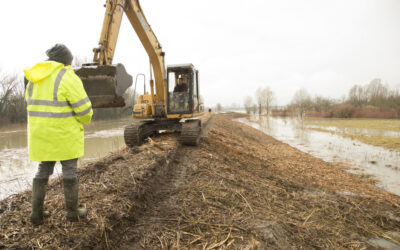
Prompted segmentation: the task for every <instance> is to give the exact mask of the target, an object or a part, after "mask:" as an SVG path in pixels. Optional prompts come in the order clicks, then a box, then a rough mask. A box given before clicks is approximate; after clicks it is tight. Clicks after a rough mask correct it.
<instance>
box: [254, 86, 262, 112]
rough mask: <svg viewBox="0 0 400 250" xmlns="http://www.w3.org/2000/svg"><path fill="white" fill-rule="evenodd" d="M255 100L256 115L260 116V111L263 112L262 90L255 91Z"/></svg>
mask: <svg viewBox="0 0 400 250" xmlns="http://www.w3.org/2000/svg"><path fill="white" fill-rule="evenodd" d="M256 100H257V106H258V114H259V115H261V113H262V110H263V103H264V95H263V91H262V88H258V89H257V91H256Z"/></svg>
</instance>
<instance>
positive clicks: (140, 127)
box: [124, 121, 153, 148]
mask: <svg viewBox="0 0 400 250" xmlns="http://www.w3.org/2000/svg"><path fill="white" fill-rule="evenodd" d="M151 123H152V122H151V121H141V122H136V123H133V124H131V125H128V126H126V127H125V129H124V140H125V144H126V145H127V146H128V147H130V148H132V147H134V146H140V145H141V144H142V143H143V142H144V139H146V138H147V137H149V136H150V135H151V134H152V133H153V129H152V126H151Z"/></svg>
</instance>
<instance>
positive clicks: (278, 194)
mask: <svg viewBox="0 0 400 250" xmlns="http://www.w3.org/2000/svg"><path fill="white" fill-rule="evenodd" d="M238 116H239V115H238V114H226V115H217V116H216V117H215V119H214V122H213V124H212V126H211V128H210V131H209V132H208V134H207V136H206V137H205V138H203V139H202V141H201V143H200V146H198V147H182V146H180V145H179V144H178V143H177V137H176V136H174V135H162V136H159V137H157V138H153V139H152V140H150V142H149V143H147V144H145V145H143V146H141V147H139V148H137V149H135V150H127V149H122V150H120V151H118V152H114V153H113V154H110V156H108V157H106V158H104V159H102V160H99V161H98V162H94V163H91V164H88V165H87V166H84V167H83V168H82V169H81V171H80V182H81V188H80V194H81V197H80V200H81V201H82V202H83V203H84V204H85V205H86V207H88V209H89V216H88V218H87V219H85V220H82V221H81V222H79V223H75V224H71V223H67V222H65V219H64V211H63V208H64V207H63V195H62V189H61V184H60V181H59V180H55V181H54V182H53V183H52V184H51V185H50V191H49V192H48V195H47V197H46V204H45V206H46V207H47V208H48V209H49V210H50V211H51V212H52V216H51V218H50V219H47V220H46V222H45V224H44V225H42V226H40V227H38V228H35V229H33V228H32V227H31V226H30V225H29V222H28V217H29V212H30V192H29V191H27V192H25V193H22V194H18V195H16V196H13V197H11V198H9V199H7V200H4V201H2V202H0V228H1V229H0V248H2V247H17V248H31V247H35V248H40V247H43V248H78V249H80V248H97V249H104V248H115V249H121V248H122V249H123V248H126V249H137V248H145V249H161V248H177V249H179V248H199V249H218V248H219V249H225V248H226V249H238V248H239V249H240V248H243V249H264V248H269V249H273V248H276V249H287V248H291V247H294V248H301V247H303V248H363V247H370V248H375V247H376V246H374V245H373V242H372V241H370V240H371V239H376V238H382V239H386V240H389V241H391V242H393V243H397V244H399V245H400V243H398V242H400V234H399V232H400V206H399V204H400V199H399V197H398V196H395V195H391V194H389V193H387V192H385V191H383V190H381V189H379V188H377V187H375V186H374V184H373V182H372V181H371V180H369V179H367V178H361V177H359V176H355V175H352V174H349V173H347V172H345V170H344V169H342V168H340V167H339V166H333V165H332V164H329V163H325V162H323V161H322V160H319V159H316V158H314V157H312V156H310V155H308V154H305V153H302V152H300V151H298V150H296V149H294V148H291V147H290V146H288V145H286V144H284V143H281V142H279V141H276V140H275V139H273V138H271V137H269V136H267V135H265V134H263V133H262V132H260V131H257V130H255V129H252V128H250V127H248V126H246V125H243V124H239V123H236V122H232V118H235V117H238Z"/></svg>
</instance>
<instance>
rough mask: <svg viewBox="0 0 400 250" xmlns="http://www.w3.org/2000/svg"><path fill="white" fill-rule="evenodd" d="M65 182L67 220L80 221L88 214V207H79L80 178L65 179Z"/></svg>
mask: <svg viewBox="0 0 400 250" xmlns="http://www.w3.org/2000/svg"><path fill="white" fill-rule="evenodd" d="M63 183H64V197H65V206H66V208H67V220H68V221H78V218H82V217H85V216H86V214H87V210H86V208H78V179H77V178H74V179H63Z"/></svg>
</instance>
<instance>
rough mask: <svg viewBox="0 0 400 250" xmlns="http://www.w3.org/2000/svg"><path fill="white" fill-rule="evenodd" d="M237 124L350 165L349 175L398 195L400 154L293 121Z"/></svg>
mask: <svg viewBox="0 0 400 250" xmlns="http://www.w3.org/2000/svg"><path fill="white" fill-rule="evenodd" d="M237 121H239V122H242V123H245V124H247V125H249V126H251V127H253V128H256V129H259V130H261V131H263V132H264V133H266V134H268V135H270V136H272V137H274V138H276V139H277V140H280V141H282V142H284V143H287V144H289V145H290V146H292V147H295V148H297V149H299V150H301V151H303V152H306V153H309V154H311V155H313V156H315V157H318V158H321V159H323V160H325V161H328V162H345V163H346V164H349V165H350V166H352V168H351V169H350V170H349V171H350V172H352V173H357V174H363V175H365V174H366V175H372V176H373V177H374V178H375V179H376V180H377V181H378V183H377V185H378V186H380V187H382V188H384V189H385V190H387V191H389V192H391V193H394V194H396V195H400V171H399V170H400V152H396V151H390V150H387V149H384V148H382V147H376V146H371V145H367V144H364V143H361V142H359V141H356V140H352V139H350V138H344V137H341V136H339V135H335V134H332V133H327V132H321V131H315V130H312V129H307V127H305V126H303V125H302V123H301V122H300V121H299V120H298V119H296V118H280V117H269V118H267V117H261V119H260V120H258V119H256V118H252V119H250V120H249V119H247V118H239V119H237ZM324 128H326V127H324Z"/></svg>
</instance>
